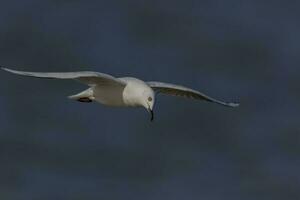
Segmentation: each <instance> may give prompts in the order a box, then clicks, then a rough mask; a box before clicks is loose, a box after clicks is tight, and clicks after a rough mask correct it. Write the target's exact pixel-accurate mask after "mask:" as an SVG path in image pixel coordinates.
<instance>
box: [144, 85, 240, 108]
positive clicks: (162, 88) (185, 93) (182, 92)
mask: <svg viewBox="0 0 300 200" xmlns="http://www.w3.org/2000/svg"><path fill="white" fill-rule="evenodd" d="M147 84H148V85H149V86H150V87H151V88H152V89H153V90H154V91H157V92H159V93H163V94H167V95H172V96H181V97H186V98H192V99H198V100H205V101H209V102H214V103H217V104H221V105H223V106H229V107H237V106H239V104H238V103H226V102H223V101H219V100H217V99H214V98H211V97H209V96H207V95H205V94H203V93H201V92H198V91H196V90H193V89H190V88H187V87H184V86H180V85H174V84H170V83H162V82H147Z"/></svg>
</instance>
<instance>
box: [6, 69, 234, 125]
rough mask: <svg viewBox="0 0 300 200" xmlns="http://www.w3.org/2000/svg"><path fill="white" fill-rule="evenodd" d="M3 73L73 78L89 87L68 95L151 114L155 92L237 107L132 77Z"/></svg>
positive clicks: (69, 73) (95, 73)
mask: <svg viewBox="0 0 300 200" xmlns="http://www.w3.org/2000/svg"><path fill="white" fill-rule="evenodd" d="M2 69H3V70H5V71H8V72H11V73H14V74H18V75H23V76H33V77H38V78H55V79H74V80H77V81H80V82H82V83H84V84H87V85H88V86H89V88H88V89H86V90H85V91H83V92H80V93H78V94H75V95H72V96H69V98H70V99H74V100H78V101H80V102H93V101H96V102H98V103H101V104H104V105H107V106H122V107H137V106H142V107H145V108H146V109H147V110H148V111H149V112H150V113H151V115H152V117H151V119H153V107H154V102H155V91H157V92H159V93H164V94H168V95H173V96H182V97H188V98H193V99H199V100H205V101H209V102H213V103H217V104H221V105H224V106H229V107H236V106H238V104H236V103H225V102H222V101H219V100H216V99H214V98H211V97H209V96H207V95H205V94H203V93H200V92H198V91H196V90H193V89H190V88H187V87H184V86H179V85H173V84H169V83H162V82H144V81H142V80H140V79H137V78H134V77H122V78H115V77H113V76H110V75H108V74H103V73H98V72H46V73H44V72H24V71H16V70H11V69H8V68H2Z"/></svg>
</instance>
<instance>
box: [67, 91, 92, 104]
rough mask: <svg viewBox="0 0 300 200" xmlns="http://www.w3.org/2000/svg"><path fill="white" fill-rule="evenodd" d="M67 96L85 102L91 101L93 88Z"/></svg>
mask: <svg viewBox="0 0 300 200" xmlns="http://www.w3.org/2000/svg"><path fill="white" fill-rule="evenodd" d="M68 98H69V99H74V100H76V101H80V102H85V103H89V102H93V100H94V93H93V89H92V88H89V89H87V90H84V91H83V92H80V93H78V94H75V95H71V96H68Z"/></svg>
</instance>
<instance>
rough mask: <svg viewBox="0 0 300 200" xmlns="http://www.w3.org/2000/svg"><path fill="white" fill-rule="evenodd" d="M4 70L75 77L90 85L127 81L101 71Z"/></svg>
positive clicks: (115, 83)
mask: <svg viewBox="0 0 300 200" xmlns="http://www.w3.org/2000/svg"><path fill="white" fill-rule="evenodd" d="M2 69H3V70H5V71H8V72H11V73H13V74H18V75H22V76H32V77H37V78H53V79H74V80H78V81H80V82H82V83H84V84H87V85H89V86H95V85H109V86H112V85H115V86H125V83H124V82H123V81H121V80H119V79H117V78H115V77H113V76H110V75H108V74H103V73H99V72H88V71H83V72H25V71H17V70H12V69H8V68H5V67H2Z"/></svg>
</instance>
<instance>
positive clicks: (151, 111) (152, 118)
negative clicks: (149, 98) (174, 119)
mask: <svg viewBox="0 0 300 200" xmlns="http://www.w3.org/2000/svg"><path fill="white" fill-rule="evenodd" d="M148 111H149V113H150V114H151V119H150V120H151V122H152V121H153V120H154V112H153V110H151V109H149V110H148Z"/></svg>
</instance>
